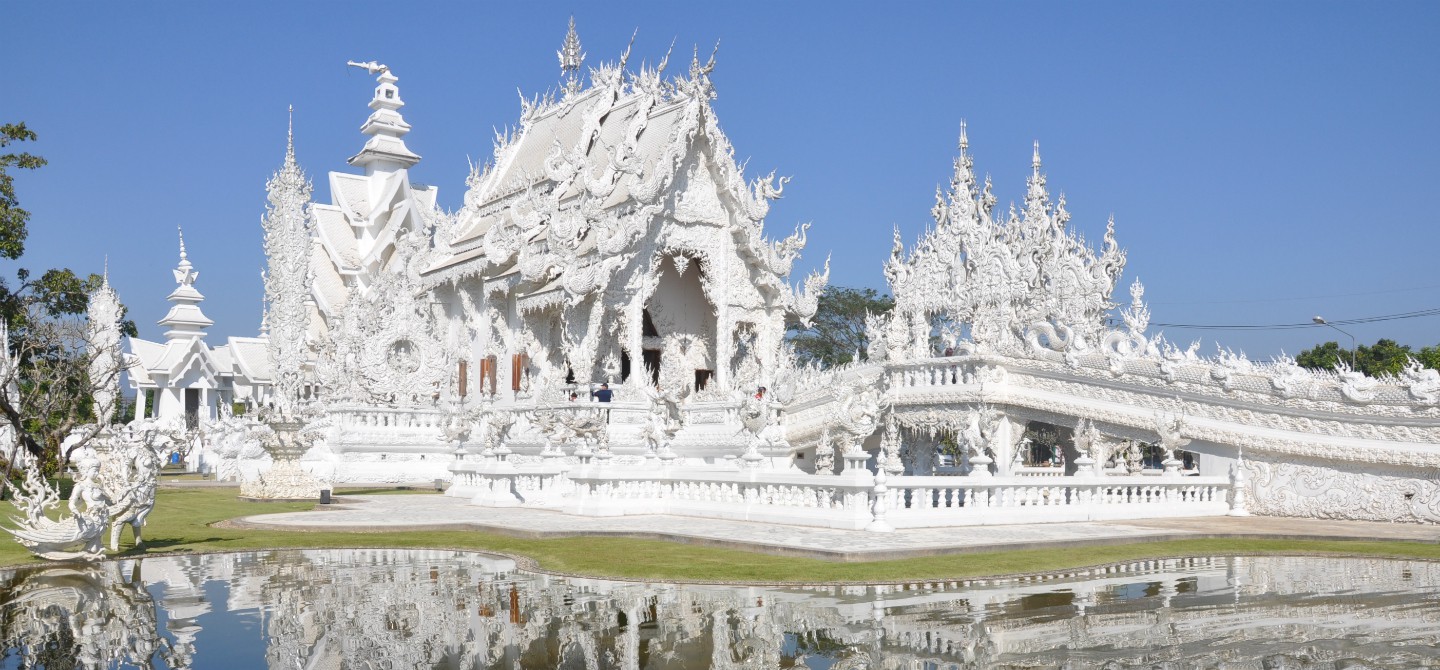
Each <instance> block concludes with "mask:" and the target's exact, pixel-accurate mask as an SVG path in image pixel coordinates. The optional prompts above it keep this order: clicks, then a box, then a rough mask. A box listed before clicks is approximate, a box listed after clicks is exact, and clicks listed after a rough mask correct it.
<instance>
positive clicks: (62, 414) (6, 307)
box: [0, 123, 137, 482]
mask: <svg viewBox="0 0 1440 670" xmlns="http://www.w3.org/2000/svg"><path fill="white" fill-rule="evenodd" d="M35 139H36V135H35V132H34V131H32V130H30V129H29V128H26V127H25V124H24V123H18V124H5V125H0V149H3V148H4V147H7V146H9V145H10V144H11V143H14V142H27V141H34V140H35ZM44 165H45V159H44V158H41V157H39V156H36V155H33V154H30V153H25V152H19V153H14V152H11V153H3V154H0V259H8V260H12V261H13V260H19V258H20V257H21V256H22V255H24V253H25V239H26V237H27V236H28V225H29V222H30V212H28V211H26V210H25V209H23V208H21V207H20V201H19V198H18V197H17V196H16V194H15V178H14V175H13V174H11V169H12V168H13V169H17V170H34V169H38V168H40V167H42V166H44ZM103 281H104V278H103V277H101V276H100V275H96V274H91V275H89V276H88V277H83V278H82V277H81V276H80V275H77V274H75V272H73V271H71V270H68V269H64V268H56V269H51V270H45V271H44V272H41V273H39V274H34V273H31V272H30V271H29V270H27V269H25V268H18V269H16V270H15V279H14V281H13V282H10V281H7V280H5V279H0V319H4V323H5V325H7V326H8V327H9V329H10V352H7V353H9V354H11V355H14V356H15V357H16V358H17V359H18V360H19V366H18V368H17V369H15V370H12V371H10V372H9V373H8V375H7V376H6V377H5V378H3V379H0V386H3V387H5V388H13V389H18V390H19V396H20V397H19V398H18V399H16V398H12V397H10V394H0V422H3V423H5V424H8V425H9V426H10V427H12V428H14V429H15V431H16V435H17V439H18V440H19V442H20V443H21V444H23V445H24V447H25V449H26V450H27V451H29V452H30V453H31V454H33V455H35V456H37V457H39V458H40V460H41V462H42V463H44V464H46V467H47V472H53V468H54V467H55V466H56V465H58V462H59V461H61V460H63V456H62V457H60V458H57V454H58V451H59V446H60V441H61V440H63V439H64V437H65V436H66V435H67V434H68V433H69V432H70V431H71V429H72V428H74V427H75V426H77V425H79V424H81V423H84V422H91V421H94V420H95V417H94V416H93V412H92V411H91V408H90V402H91V400H90V387H91V384H90V379H89V373H88V371H87V368H88V363H89V357H88V352H87V351H86V347H85V346H84V333H83V326H82V325H81V324H82V322H80V321H79V320H77V319H76V318H75V317H76V316H78V315H81V314H83V313H84V312H85V311H86V308H87V307H88V305H89V294H90V293H91V292H93V291H94V290H95V289H97V288H99V287H100V285H101V283H102V282H103ZM122 309H123V307H122ZM122 314H123V312H122ZM121 332H122V334H125V335H130V336H134V335H136V334H137V330H136V328H135V323H134V321H131V320H129V319H124V320H123V321H122V323H121ZM17 400H18V402H17ZM7 446H8V445H7ZM11 467H12V465H11V464H8V463H7V464H5V465H4V473H5V475H7V476H8V475H9V474H10V473H11ZM5 479H6V477H3V476H0V482H3V481H5Z"/></svg>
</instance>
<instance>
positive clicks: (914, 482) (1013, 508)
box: [882, 476, 1230, 528]
mask: <svg viewBox="0 0 1440 670" xmlns="http://www.w3.org/2000/svg"><path fill="white" fill-rule="evenodd" d="M886 484H887V489H888V490H887V491H885V492H884V493H883V494H882V496H883V498H884V502H885V511H886V514H885V518H886V520H887V521H888V522H889V523H890V524H891V525H893V526H895V527H896V528H918V527H925V526H964V525H990V524H1004V523H1039V522H1047V521H1100V520H1111V519H1139V518H1155V517H1180V516H1220V515H1223V514H1225V513H1226V512H1227V511H1228V510H1229V503H1228V494H1229V491H1230V482H1229V480H1228V479H1226V478H1225V477H1165V478H1161V477H1145V476H1123V477H1047V478H1040V479H1037V478H1030V477H1012V478H998V477H995V478H971V477H944V476H941V477H891V478H889V480H888V481H887V482H886Z"/></svg>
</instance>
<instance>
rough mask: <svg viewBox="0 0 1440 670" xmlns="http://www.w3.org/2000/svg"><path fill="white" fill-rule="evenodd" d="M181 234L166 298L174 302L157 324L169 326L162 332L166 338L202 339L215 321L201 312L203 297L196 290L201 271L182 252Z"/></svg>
mask: <svg viewBox="0 0 1440 670" xmlns="http://www.w3.org/2000/svg"><path fill="white" fill-rule="evenodd" d="M179 233H180V262H179V263H177V264H176V265H175V269H174V270H173V271H172V272H173V273H174V275H175V284H176V286H175V290H174V291H171V292H170V295H169V296H166V299H167V300H169V301H170V302H171V303H173V306H172V307H171V308H170V311H169V313H167V314H166V315H165V318H163V319H161V320H160V322H159V323H160V325H162V326H165V327H167V328H169V330H167V331H165V339H167V340H176V339H182V338H183V339H197V340H198V339H202V338H204V337H205V329H206V328H208V327H210V324H212V323H214V321H211V320H210V318H209V317H207V316H205V313H204V312H202V311H200V303H201V302H202V301H204V300H205V296H203V295H201V294H200V292H199V291H197V290H195V280H197V279H199V278H200V272H199V271H197V270H196V269H195V266H194V265H193V264H191V263H190V257H189V254H187V253H186V252H185V231H184V230H183V229H180V230H179Z"/></svg>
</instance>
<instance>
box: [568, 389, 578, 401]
mask: <svg viewBox="0 0 1440 670" xmlns="http://www.w3.org/2000/svg"><path fill="white" fill-rule="evenodd" d="M579 397H580V394H578V393H576V392H574V391H571V392H570V402H575V399H576V398H579Z"/></svg>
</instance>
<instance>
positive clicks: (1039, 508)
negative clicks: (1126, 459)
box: [454, 463, 1231, 530]
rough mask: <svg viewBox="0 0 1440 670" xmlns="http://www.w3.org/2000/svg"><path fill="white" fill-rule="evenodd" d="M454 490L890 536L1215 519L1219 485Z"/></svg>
mask: <svg viewBox="0 0 1440 670" xmlns="http://www.w3.org/2000/svg"><path fill="white" fill-rule="evenodd" d="M463 470H464V471H463V472H459V471H457V473H456V474H457V479H456V483H457V486H458V487H460V488H458V489H457V490H456V491H455V492H454V494H456V495H464V496H467V497H468V496H469V495H472V494H475V497H474V500H473V502H474V503H475V504H477V505H525V506H537V507H561V508H563V509H564V510H565V511H566V512H569V513H572V514H580V515H586V516H623V515H634V514H673V515H677V516H691V517H701V518H712V519H734V520H743V521H762V522H767V523H779V524H790V525H799V526H818V527H824V528H844V529H854V530H859V529H867V528H868V529H871V530H887V529H889V528H891V527H893V528H925V527H948V526H955V527H959V526H982V525H997V524H1017V523H1048V522H1065V521H1101V520H1117V519H1143V518H1161V517H1193V516H1222V515H1225V514H1226V513H1228V512H1229V511H1230V503H1229V501H1228V497H1229V491H1230V488H1231V484H1230V482H1229V481H1228V480H1227V479H1226V478H1223V477H1164V478H1161V477H1146V476H1109V477H1083V476H1082V477H1006V478H999V477H992V478H970V477H944V476H940V477H904V476H901V477H889V478H888V479H879V480H877V478H876V477H875V476H874V475H871V474H870V473H869V472H868V471H865V470H860V471H859V472H854V471H846V472H842V473H841V474H838V475H811V474H806V473H802V472H799V471H771V470H754V471H716V470H709V469H705V470H702V469H680V468H676V469H665V468H661V467H657V468H653V469H648V470H646V469H634V468H625V469H620V468H614V467H605V466H594V465H590V466H575V467H573V468H570V469H568V470H567V469H565V468H563V467H561V466H560V465H559V464H558V463H557V464H556V466H555V467H547V466H529V467H520V468H518V469H517V468H507V467H500V468H496V467H493V466H485V465H481V466H479V467H474V468H473V469H472V468H469V467H466V468H463Z"/></svg>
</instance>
